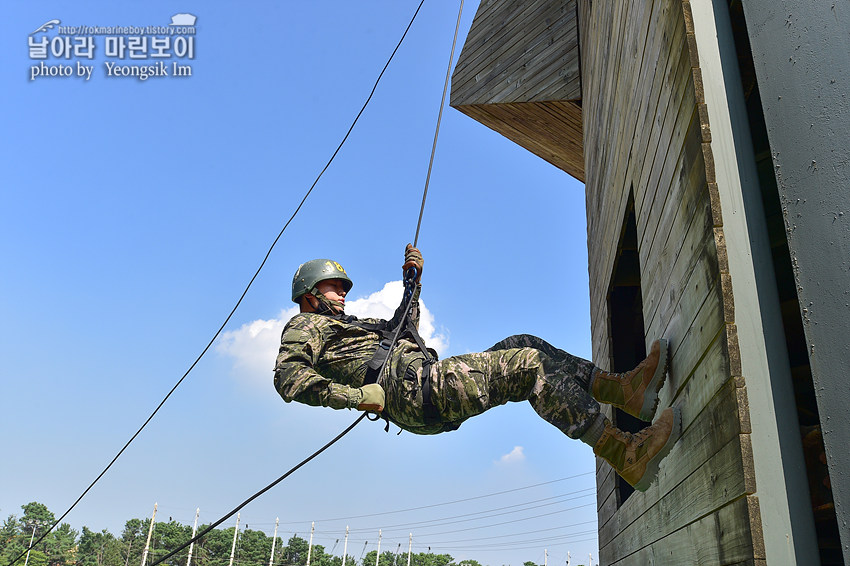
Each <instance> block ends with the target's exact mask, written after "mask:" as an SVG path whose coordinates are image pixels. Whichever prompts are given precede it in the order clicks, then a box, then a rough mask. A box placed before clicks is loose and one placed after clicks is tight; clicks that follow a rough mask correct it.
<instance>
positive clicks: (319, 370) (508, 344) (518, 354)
mask: <svg viewBox="0 0 850 566" xmlns="http://www.w3.org/2000/svg"><path fill="white" fill-rule="evenodd" d="M418 297H419V289H418V288H417V289H416V291H415V293H414V296H413V301H414V303H413V306H412V308H411V320H413V321H414V323H415V324H417V325H418V319H419V312H418ZM402 314H403V311H402V307H399V309H397V310H396V313H395V316H394V317H393V321H398V320H400V319H401V316H402ZM352 319H353V317H347V316H345V315H338V316H326V315H320V314H315V313H300V314H297V315H295V316H294V317H293V318H292V319H291V320H290V321H289V322H288V323H287V325H286V327H285V328H284V330H283V336H282V338H281V346H280V351H279V354H278V357H277V363H276V365H275V387H276V389H277V391H278V393H279V394H280V396H281V397H283V399H284V401H286V402H290V401H299V402H301V403H306V404H308V405H320V406H323V407H332V408H334V409H343V408H353V407H356V405H357V402H358V397H357V395H358V394H359V391H358V388H359V387H361V386H363V384H364V379H365V377H366V363H367V362H368V361H369V360H370V359H371V358H372V354H373V353H374V352H375V349H376V348H377V347H378V344H379V342H380V339H381V338H380V336H379V335H378V334H377V333H375V332H370V331H368V330H364V329H363V328H360V327H358V326H355V325H353V324H351V320H352ZM362 322H372V323H374V322H378V321H377V320H375V319H366V320H363V321H362ZM432 355H433V356H434V358H436V355H435V354H434V353H433V352H432ZM425 359H426V356H425V355H424V354H423V353H422V352H421V351H420V350H419V349H418V348H417V346H416V344H415V343H414V342H413V341H412V340H408V339H400V340H399V341H398V343H397V344H396V346H395V348H394V349H393V352H392V355H391V357H390V359H389V361H388V363H387V365H386V369H385V371H384V374H383V375H382V376H380V378H379V383H380V384H381V385H382V386H383V388H384V390H385V392H386V405H385V416H386V417H387V418H388V419H389V420H390V421H392V422H393V423H395V424H397V425H398V426H399V427H400V428H402V429H404V430H407V431H410V432H413V433H416V434H436V433H439V432H444V431H447V430H454V429H456V428H457V427H458V426H460V424H461V423H462V422H463V421H465V420H466V419H468V418H469V417H472V416H474V415H478V414H480V413H483V412H484V411H486V410H487V409H490V408H492V407H496V406H499V405H503V404H505V403H507V402H508V401H524V400H528V401H529V402H530V403H531V405H532V407H534V410H535V411H537V413H538V414H539V415H540V416H541V417H543V418H544V419H545V420H546V421H548V422H550V423H552V424H553V425H555V426H556V427H558V429H560V430H561V431H562V432H564V434H566V435H567V436H569V437H571V438H579V437H581V436H582V435H583V434H584V432H585V431H586V430H587V429H588V427H590V425H591V424H592V423H593V421H594V420H595V419H596V418H597V415H598V414H599V404H598V403H597V402H596V401H595V400H594V399H593V398H592V397H591V396H590V395H589V394H588V391H589V388H590V380H591V375H592V372H593V369H594V366H593V364H591V363H590V362H588V361H586V360H583V359H581V358H577V357H575V356H571V355H570V354H568V353H567V352H564V351H563V350H559V349H557V348H555V347H554V346H552V345H551V344H549V343H547V342H545V341H543V340H541V339H540V338H537V337H534V336H530V335H527V334H525V335H519V336H512V337H510V338H507V339H505V340H503V341H501V342H499V343H498V344H496V345H495V346H493V348H490V349H489V350H488V351H486V352H481V353H475V354H464V355H460V356H453V357H451V358H447V359H445V360H441V361H437V362H435V363H434V365H433V366H432V367H431V371H430V379H431V402H432V403H433V405H434V406H435V407H436V410H437V413H438V414H439V417H438V419H437V422H433V421H431V420H430V419H426V417H425V411H424V409H423V401H422V374H423V371H422V366H423V362H424V361H425Z"/></svg>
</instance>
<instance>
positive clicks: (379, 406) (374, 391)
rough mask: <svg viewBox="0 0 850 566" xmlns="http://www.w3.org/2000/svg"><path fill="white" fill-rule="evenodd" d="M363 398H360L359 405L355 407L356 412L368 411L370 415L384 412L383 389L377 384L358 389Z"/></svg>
mask: <svg viewBox="0 0 850 566" xmlns="http://www.w3.org/2000/svg"><path fill="white" fill-rule="evenodd" d="M360 392H361V393H362V394H363V396H362V397H361V398H360V403H359V404H358V405H357V410H358V411H369V412H371V413H380V412H381V411H383V410H384V400H385V396H384V388H383V387H381V386H380V385H378V384H377V383H370V384H368V385H364V386H363V387H361V388H360Z"/></svg>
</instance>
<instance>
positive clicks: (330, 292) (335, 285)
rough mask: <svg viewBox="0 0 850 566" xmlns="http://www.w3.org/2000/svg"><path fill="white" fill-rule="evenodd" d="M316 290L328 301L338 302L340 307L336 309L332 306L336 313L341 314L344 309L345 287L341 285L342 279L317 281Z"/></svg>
mask: <svg viewBox="0 0 850 566" xmlns="http://www.w3.org/2000/svg"><path fill="white" fill-rule="evenodd" d="M316 289H318V290H319V292H320V293H321V294H322V295H324V296H325V297H326V298H327V299H328V300H331V301H339V302H340V303H341V304H342V306H341V307H337V306H334V310H336V311H337V312H342V311H343V310H344V308H345V295H346V293H345V285H343V282H342V279H326V280H325V281H319V283H317V284H316Z"/></svg>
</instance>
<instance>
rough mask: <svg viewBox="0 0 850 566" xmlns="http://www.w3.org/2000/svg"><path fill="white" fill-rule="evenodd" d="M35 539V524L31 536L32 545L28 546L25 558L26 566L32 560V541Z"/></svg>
mask: <svg viewBox="0 0 850 566" xmlns="http://www.w3.org/2000/svg"><path fill="white" fill-rule="evenodd" d="M34 539H35V524H33V526H32V536H31V537H30V545H29V548H27V559H26V560H24V566H27V563H28V562H29V561H30V550H32V541H33V540H34Z"/></svg>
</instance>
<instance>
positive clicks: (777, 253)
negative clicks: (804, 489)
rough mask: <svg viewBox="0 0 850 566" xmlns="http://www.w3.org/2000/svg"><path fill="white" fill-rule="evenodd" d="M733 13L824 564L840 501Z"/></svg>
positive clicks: (833, 545)
mask: <svg viewBox="0 0 850 566" xmlns="http://www.w3.org/2000/svg"><path fill="white" fill-rule="evenodd" d="M729 15H730V20H731V22H732V31H733V34H734V37H735V47H736V50H737V52H738V66H739V69H740V74H741V84H742V85H743V88H744V96H745V99H746V105H747V116H748V118H749V125H750V132H751V135H752V142H753V152H754V154H755V158H756V167H757V169H758V178H759V184H760V186H761V196H762V205H763V206H764V214H765V218H766V220H767V230H768V237H769V239H770V246H771V253H772V256H773V270H774V273H775V275H776V287H777V290H778V292H779V300H780V308H781V311H782V324H783V326H784V330H785V342H786V346H787V348H788V360H789V362H790V365H791V376H792V379H793V382H794V398H795V401H796V404H797V418H798V420H799V422H800V435H801V437H802V439H803V452H804V457H805V461H806V474H807V476H808V480H809V491H810V494H811V503H812V513H813V514H814V519H815V529H816V531H817V538H818V547H819V550H820V561H821V564H823V565H824V566H831V565H839V564H844V559H843V556H842V552H841V542H840V539H839V531H838V521H837V519H836V516H835V503H834V501H833V498H832V489H831V487H830V486H831V484H830V480H829V471H828V469H827V466H826V451H825V449H824V445H823V437H822V436H821V429H820V414H819V412H818V405H817V398H816V397H815V390H814V383H813V381H812V371H811V366H810V363H809V355H808V351H807V349H806V339H805V335H804V334H803V321H802V315H801V312H800V304H799V301H798V298H797V288H796V285H795V282H794V272H793V269H792V264H791V254H790V252H789V249H788V238H787V235H786V233H785V220H784V218H783V215H782V209H781V206H780V202H779V192H778V190H777V186H776V177H775V175H774V171H773V161H772V159H771V153H770V143H769V140H768V137H767V127H766V126H765V122H764V113H763V111H762V102H761V96H760V93H759V88H758V82H757V80H756V74H755V67H754V64H753V56H752V51H751V49H750V42H749V37H748V35H747V24H746V20H745V18H744V11H743V7H742V5H741V2H740V0H731V1H730V2H729Z"/></svg>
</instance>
